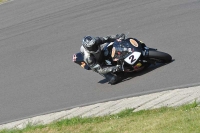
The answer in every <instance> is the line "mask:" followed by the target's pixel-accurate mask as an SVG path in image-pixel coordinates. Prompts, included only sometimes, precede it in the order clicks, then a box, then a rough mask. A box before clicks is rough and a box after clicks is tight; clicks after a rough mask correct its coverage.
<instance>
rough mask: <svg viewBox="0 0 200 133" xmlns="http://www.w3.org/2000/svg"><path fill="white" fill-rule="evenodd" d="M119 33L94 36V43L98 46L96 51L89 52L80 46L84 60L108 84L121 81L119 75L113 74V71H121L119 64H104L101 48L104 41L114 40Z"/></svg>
mask: <svg viewBox="0 0 200 133" xmlns="http://www.w3.org/2000/svg"><path fill="white" fill-rule="evenodd" d="M117 38H119V35H116V36H115V35H112V36H107V37H96V38H95V45H98V46H99V50H98V52H91V51H88V50H86V49H85V48H84V47H83V46H81V48H80V51H81V52H82V54H83V55H84V61H85V62H86V63H87V65H88V66H89V67H90V68H91V69H92V70H93V71H95V72H97V73H99V74H100V75H102V76H104V77H105V78H106V79H107V80H108V81H109V83H110V84H116V83H118V82H119V81H121V77H119V76H117V75H115V74H114V73H113V72H116V71H121V66H120V65H116V66H106V65H105V64H104V59H105V58H104V53H103V52H104V51H103V50H102V49H103V47H104V45H103V44H105V43H110V42H114V41H115V40H116V39H117Z"/></svg>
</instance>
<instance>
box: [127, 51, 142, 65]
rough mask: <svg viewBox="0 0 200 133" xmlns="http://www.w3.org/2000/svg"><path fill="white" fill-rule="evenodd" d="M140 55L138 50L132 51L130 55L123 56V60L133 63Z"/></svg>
mask: <svg viewBox="0 0 200 133" xmlns="http://www.w3.org/2000/svg"><path fill="white" fill-rule="evenodd" d="M140 55H141V53H140V52H133V53H132V54H131V55H129V56H128V57H126V58H125V61H126V62H127V63H128V64H130V65H133V64H134V63H135V62H136V61H137V60H138V59H139V57H140Z"/></svg>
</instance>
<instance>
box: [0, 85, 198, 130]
mask: <svg viewBox="0 0 200 133" xmlns="http://www.w3.org/2000/svg"><path fill="white" fill-rule="evenodd" d="M195 101H196V102H197V103H199V102H200V86H194V87H188V88H181V89H174V90H167V91H162V92H157V93H151V94H146V95H142V96H136V97H130V98H123V99H119V100H115V101H107V102H102V103H96V104H92V105H88V106H83V107H76V108H72V109H69V110H63V111H59V112H54V113H50V114H44V115H40V116H35V117H31V118H26V119H23V120H18V121H14V122H11V123H5V124H2V125H0V130H2V129H11V128H17V129H22V128H24V127H26V126H27V124H33V125H34V124H48V123H51V122H53V121H59V120H61V119H66V118H73V117H76V116H79V117H95V116H104V115H109V114H116V113H119V112H120V111H122V110H124V109H133V110H134V111H135V112H136V111H140V110H147V109H154V108H160V107H177V106H180V105H183V104H188V103H192V102H195Z"/></svg>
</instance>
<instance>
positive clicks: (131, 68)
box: [73, 38, 172, 73]
mask: <svg viewBox="0 0 200 133" xmlns="http://www.w3.org/2000/svg"><path fill="white" fill-rule="evenodd" d="M103 53H104V56H106V57H110V58H107V59H105V62H104V63H105V64H106V65H111V66H112V65H116V64H119V63H120V64H121V66H122V69H123V72H135V71H141V70H143V69H145V68H148V67H149V66H150V65H151V64H156V63H169V62H171V61H172V57H171V55H169V54H168V53H165V52H161V51H158V50H157V49H154V48H149V47H147V46H146V45H145V44H144V43H143V42H141V41H138V40H137V39H134V38H127V39H123V40H120V39H116V40H115V41H114V42H112V43H109V44H106V45H105V46H104V48H103ZM73 61H74V62H75V63H77V64H78V65H80V66H81V67H83V68H84V69H86V70H91V69H90V67H89V66H88V65H87V64H86V63H85V62H84V60H83V55H82V54H81V52H78V53H76V54H74V55H73ZM116 73H117V72H116Z"/></svg>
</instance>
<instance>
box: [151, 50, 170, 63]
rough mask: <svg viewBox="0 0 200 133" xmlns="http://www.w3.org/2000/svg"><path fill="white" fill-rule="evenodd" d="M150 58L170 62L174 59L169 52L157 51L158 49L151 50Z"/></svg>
mask: <svg viewBox="0 0 200 133" xmlns="http://www.w3.org/2000/svg"><path fill="white" fill-rule="evenodd" d="M149 59H151V60H155V61H157V62H161V63H169V62H171V61H172V56H171V55H169V54H168V53H164V52H160V51H156V50H149Z"/></svg>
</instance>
